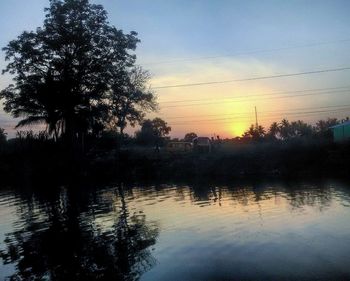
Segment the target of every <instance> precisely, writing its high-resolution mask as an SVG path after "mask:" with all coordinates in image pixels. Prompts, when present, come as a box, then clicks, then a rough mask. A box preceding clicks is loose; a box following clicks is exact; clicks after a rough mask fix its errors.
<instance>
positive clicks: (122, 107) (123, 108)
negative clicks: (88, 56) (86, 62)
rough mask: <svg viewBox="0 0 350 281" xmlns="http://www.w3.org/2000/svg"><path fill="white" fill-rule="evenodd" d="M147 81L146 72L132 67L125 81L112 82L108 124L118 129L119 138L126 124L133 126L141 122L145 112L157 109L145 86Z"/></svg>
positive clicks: (147, 74)
mask: <svg viewBox="0 0 350 281" xmlns="http://www.w3.org/2000/svg"><path fill="white" fill-rule="evenodd" d="M117 78H118V77H117ZM149 79H150V75H149V73H148V72H147V71H145V70H143V69H142V68H141V67H134V68H133V69H131V71H130V72H129V73H128V75H127V76H126V79H124V80H123V81H113V84H112V92H111V98H110V101H111V104H110V108H111V110H110V115H111V116H110V118H111V120H110V122H111V126H112V127H117V128H119V129H120V133H121V136H123V133H124V129H125V127H126V125H127V123H128V122H129V124H130V125H131V126H135V125H136V124H137V123H140V122H141V121H142V120H143V118H144V116H145V112H149V111H154V110H156V109H157V104H156V100H155V95H154V94H153V92H152V91H151V90H149V89H146V86H145V85H146V83H147V82H148V80H149Z"/></svg>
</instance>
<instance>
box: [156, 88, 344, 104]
mask: <svg viewBox="0 0 350 281" xmlns="http://www.w3.org/2000/svg"><path fill="white" fill-rule="evenodd" d="M340 89H350V86H343V87H330V88H316V89H304V90H296V91H283V92H271V93H260V94H253V95H244V96H242V95H241V96H234V97H225V98H208V99H185V100H173V101H163V102H161V103H162V104H164V103H184V102H197V101H206V100H208V101H209V100H232V99H239V98H254V97H263V96H272V95H283V94H292V93H305V92H315V91H328V90H340Z"/></svg>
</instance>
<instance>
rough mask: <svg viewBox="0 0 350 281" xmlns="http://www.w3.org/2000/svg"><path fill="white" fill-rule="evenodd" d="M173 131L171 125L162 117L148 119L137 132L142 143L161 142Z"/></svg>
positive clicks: (138, 139) (137, 136) (137, 137)
mask: <svg viewBox="0 0 350 281" xmlns="http://www.w3.org/2000/svg"><path fill="white" fill-rule="evenodd" d="M170 131H171V127H170V126H168V124H167V123H166V122H165V121H164V120H163V119H161V118H158V117H157V118H154V119H153V120H150V119H147V120H145V121H144V122H143V123H142V127H141V130H140V131H138V132H136V139H137V141H138V142H139V143H141V144H154V143H157V142H160V141H161V140H162V139H163V138H164V137H165V136H167V135H168V134H169V133H170Z"/></svg>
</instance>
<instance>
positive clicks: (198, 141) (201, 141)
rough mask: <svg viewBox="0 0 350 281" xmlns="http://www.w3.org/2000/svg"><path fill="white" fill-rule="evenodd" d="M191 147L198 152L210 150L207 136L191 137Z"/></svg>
mask: <svg viewBox="0 0 350 281" xmlns="http://www.w3.org/2000/svg"><path fill="white" fill-rule="evenodd" d="M192 142H193V149H194V151H198V152H211V145H212V143H211V141H210V138H207V137H197V138H194V139H193V141H192Z"/></svg>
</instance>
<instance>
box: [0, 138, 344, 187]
mask: <svg viewBox="0 0 350 281" xmlns="http://www.w3.org/2000/svg"><path fill="white" fill-rule="evenodd" d="M119 140H120V138H118V137H116V135H114V134H109V135H108V134H107V135H104V136H103V137H101V138H98V139H87V140H86V144H85V147H84V150H85V151H82V150H81V149H82V148H81V147H80V146H77V147H76V149H74V151H73V153H72V152H68V151H67V150H66V148H65V146H64V144H63V143H61V142H56V141H54V140H53V139H50V138H47V137H46V135H45V134H44V133H41V134H40V133H38V134H35V133H30V132H27V133H23V132H22V133H20V134H18V136H17V138H14V139H10V140H8V141H6V142H2V145H1V148H0V176H1V178H2V179H3V180H2V181H3V182H13V181H19V182H27V181H32V180H35V179H41V180H54V181H55V182H62V184H64V183H65V182H67V181H71V180H78V181H94V180H96V181H101V180H103V181H108V180H120V181H125V182H132V181H139V180H141V181H142V180H146V181H147V180H152V179H153V180H189V179H203V180H210V179H215V180H234V179H249V178H276V179H280V178H281V179H285V178H287V179H288V178H291V179H293V178H326V177H339V178H348V177H349V174H350V173H349V165H348V163H349V161H350V143H349V142H342V143H335V142H333V141H332V140H331V139H329V138H315V137H314V138H305V137H299V138H293V139H290V140H285V141H282V140H267V139H260V140H257V141H254V140H253V139H250V140H249V141H246V140H245V141H242V139H241V140H238V139H226V140H220V143H216V144H214V145H213V150H212V151H211V152H210V153H206V152H198V151H194V150H191V151H187V152H182V151H169V150H168V149H167V147H166V143H167V142H169V141H170V140H168V141H164V140H163V144H161V145H160V146H159V147H155V146H154V145H147V144H142V145H141V144H138V143H137V139H135V138H129V139H127V140H124V142H125V143H124V144H123V145H120V143H119Z"/></svg>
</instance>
